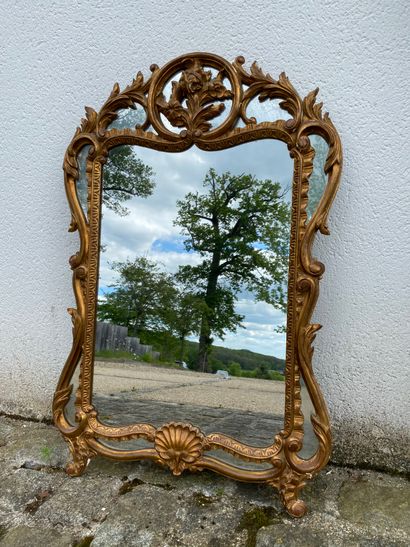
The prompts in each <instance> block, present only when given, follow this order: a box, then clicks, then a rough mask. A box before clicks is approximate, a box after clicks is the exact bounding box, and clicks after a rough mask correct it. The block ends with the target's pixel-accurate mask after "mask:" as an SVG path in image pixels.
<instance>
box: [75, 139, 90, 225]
mask: <svg viewBox="0 0 410 547" xmlns="http://www.w3.org/2000/svg"><path fill="white" fill-rule="evenodd" d="M89 151H90V146H89V145H87V146H83V147H82V148H81V150H80V152H79V154H78V156H77V162H78V179H77V182H76V188H77V196H78V201H79V202H80V205H81V209H82V210H83V213H84V216H85V218H88V181H87V158H88V153H89Z"/></svg>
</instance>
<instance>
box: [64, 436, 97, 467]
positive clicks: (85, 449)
mask: <svg viewBox="0 0 410 547" xmlns="http://www.w3.org/2000/svg"><path fill="white" fill-rule="evenodd" d="M67 441H68V445H69V448H70V453H71V459H72V461H71V462H68V463H67V465H66V468H65V471H66V473H67V475H70V476H71V477H79V476H80V475H82V474H83V473H84V471H85V469H86V467H87V465H88V464H89V462H90V459H91V458H92V456H94V455H95V453H94V451H93V450H91V449H90V447H89V446H88V445H87V442H86V441H85V439H83V438H82V437H81V436H80V437H77V438H75V439H67Z"/></svg>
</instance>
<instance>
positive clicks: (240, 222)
mask: <svg viewBox="0 0 410 547" xmlns="http://www.w3.org/2000/svg"><path fill="white" fill-rule="evenodd" d="M203 186H204V188H205V193H203V194H199V193H198V192H196V193H188V194H187V195H186V196H185V198H184V199H183V200H179V201H178V202H177V208H178V214H177V218H176V220H175V224H176V225H177V226H179V227H180V228H181V229H182V234H183V235H184V236H185V241H184V244H185V248H186V250H187V251H188V252H190V251H195V252H196V253H198V254H199V255H200V256H201V257H202V262H201V263H200V264H198V265H197V266H181V267H180V269H179V273H178V277H179V279H180V280H181V281H183V282H184V283H185V284H186V285H188V286H191V287H193V288H195V290H196V291H197V294H198V295H200V296H201V297H202V298H203V300H204V303H205V305H206V308H205V311H204V313H203V315H202V318H201V328H200V335H199V355H198V368H199V369H200V370H202V371H206V370H208V357H209V353H210V350H211V346H212V342H213V336H215V335H217V336H219V337H223V336H224V334H225V333H226V332H227V331H234V330H235V329H236V328H237V327H238V326H239V325H240V321H241V319H242V317H241V316H240V315H238V314H236V312H235V301H236V296H237V294H238V293H239V292H240V291H241V290H244V289H245V290H248V291H251V292H252V293H253V294H254V296H255V298H256V299H257V300H261V301H265V302H268V303H270V304H272V305H273V306H275V307H276V308H279V309H285V306H286V304H285V289H284V287H285V285H286V281H287V271H288V255H289V229H290V226H289V219H290V209H289V204H288V203H287V202H286V200H285V199H284V192H283V191H282V188H281V185H280V184H279V183H277V182H272V181H271V180H269V179H266V180H260V179H257V178H255V177H254V176H252V175H245V174H243V175H232V174H231V173H229V172H226V173H223V174H222V175H218V174H217V173H216V171H215V170H214V169H210V170H209V172H208V173H207V174H206V176H205V180H204V183H203Z"/></svg>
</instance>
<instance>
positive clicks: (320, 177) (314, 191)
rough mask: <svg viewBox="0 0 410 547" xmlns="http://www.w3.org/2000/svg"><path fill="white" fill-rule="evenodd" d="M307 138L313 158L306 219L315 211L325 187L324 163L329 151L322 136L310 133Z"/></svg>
mask: <svg viewBox="0 0 410 547" xmlns="http://www.w3.org/2000/svg"><path fill="white" fill-rule="evenodd" d="M309 138H310V143H311V145H312V146H313V148H314V149H315V157H314V159H313V171H312V174H311V175H310V177H309V192H308V204H307V208H306V212H307V218H308V220H309V219H310V218H311V217H312V215H313V214H314V212H315V211H316V208H317V206H318V204H319V201H320V199H321V197H322V195H323V192H324V189H325V187H326V183H327V176H326V173H325V163H326V158H327V155H328V153H329V146H328V144H327V142H326V141H325V140H324V139H323V138H322V137H319V135H311V136H310V137H309Z"/></svg>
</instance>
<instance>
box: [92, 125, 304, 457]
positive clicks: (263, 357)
mask: <svg viewBox="0 0 410 547" xmlns="http://www.w3.org/2000/svg"><path fill="white" fill-rule="evenodd" d="M258 121H259V120H258ZM292 178H293V161H292V159H291V158H290V156H289V152H288V149H287V146H286V145H285V144H284V143H282V142H281V141H278V140H271V139H265V140H259V141H255V142H249V143H245V144H241V145H239V146H235V147H233V148H230V149H226V150H222V151H214V152H206V151H202V150H200V149H198V148H196V147H193V148H191V149H189V150H187V151H185V152H182V153H167V152H162V151H156V150H152V149H149V148H144V147H137V146H128V145H122V146H118V147H116V148H113V149H111V150H110V153H109V157H108V161H107V163H106V164H105V165H104V170H103V193H102V221H101V243H100V271H99V287H98V312H97V317H98V322H97V328H96V347H95V368H94V393H93V403H94V405H95V407H96V408H97V409H98V411H99V418H100V420H101V421H102V422H104V423H106V424H108V425H116V426H118V425H129V424H132V423H136V422H149V423H152V424H153V425H154V426H161V425H163V424H164V423H166V422H170V421H174V422H190V423H192V424H193V425H195V426H197V427H199V428H201V430H202V431H203V432H204V433H205V434H207V433H211V432H216V431H218V432H221V433H224V434H226V435H229V436H232V437H235V438H237V439H238V440H240V441H241V442H244V443H247V444H250V445H253V446H267V445H270V444H272V442H273V439H274V436H275V435H276V434H277V433H278V432H279V431H280V430H281V429H282V427H283V417H284V416H283V414H284V394H285V382H284V367H285V346H286V298H287V277H288V256H289V238H290V200H291V185H292ZM302 398H303V399H305V397H304V388H302ZM308 415H309V412H308V413H307V416H306V417H308ZM107 444H109V443H107ZM145 444H146V443H145V441H142V440H141V441H140V440H138V441H130V442H127V443H121V446H119V445H118V444H117V443H114V446H115V447H116V448H117V449H118V448H121V449H129V448H140V447H143V446H144V445H145ZM218 452H221V451H218ZM218 456H221V455H218ZM223 457H224V458H225V459H226V458H232V457H231V456H230V455H228V454H226V453H224V454H223ZM236 463H238V460H236ZM240 465H241V466H242V462H241V463H240ZM247 465H248V464H246V463H244V466H245V467H246V466H247Z"/></svg>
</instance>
